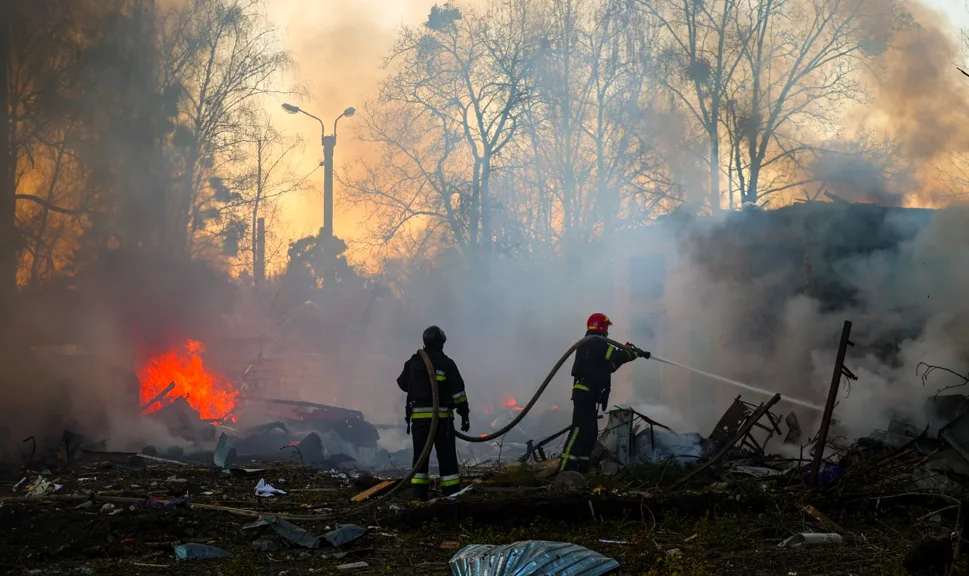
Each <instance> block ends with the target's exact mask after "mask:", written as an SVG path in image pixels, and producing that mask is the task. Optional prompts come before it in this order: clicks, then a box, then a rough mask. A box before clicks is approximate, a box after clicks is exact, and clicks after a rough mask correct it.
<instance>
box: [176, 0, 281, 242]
mask: <svg viewBox="0 0 969 576" xmlns="http://www.w3.org/2000/svg"><path fill="white" fill-rule="evenodd" d="M162 30H163V45H162V51H163V56H164V60H165V69H164V84H165V85H166V86H172V87H176V88H177V89H178V91H179V93H180V104H179V108H178V115H177V119H176V120H177V123H176V128H175V133H174V135H173V137H172V145H173V146H174V147H175V148H176V150H177V154H178V158H179V164H180V168H181V170H180V172H181V174H180V179H181V185H180V187H179V195H178V196H177V197H176V198H174V199H173V202H172V206H171V207H170V210H171V213H170V214H169V217H170V218H171V221H170V222H171V227H170V231H171V233H172V234H173V235H174V236H173V237H172V238H171V239H170V242H171V245H172V246H173V247H174V248H175V249H176V250H178V251H191V246H192V242H193V237H194V235H195V233H197V232H199V231H200V230H203V229H204V228H205V227H206V225H207V223H208V222H210V221H212V220H214V219H216V218H218V217H219V215H220V213H221V210H222V208H223V207H224V206H225V205H226V204H227V203H228V202H229V201H230V198H228V197H226V196H224V195H223V192H224V191H225V190H224V189H223V188H221V187H219V186H217V185H214V186H213V185H211V184H212V183H213V182H216V181H215V180H213V178H214V177H215V178H217V177H218V176H219V174H220V172H221V171H223V170H225V169H227V166H228V164H229V163H231V162H232V154H233V149H234V148H235V147H237V146H240V145H242V142H244V141H245V135H244V134H245V131H246V128H247V127H246V123H245V119H246V111H247V107H248V106H249V105H250V104H252V103H254V102H255V101H257V100H259V99H260V98H261V97H263V96H266V95H269V94H274V93H281V92H284V90H282V89H280V88H279V87H278V80H279V75H280V73H281V72H282V71H283V70H285V69H286V68H287V67H289V66H290V65H291V63H292V62H291V60H290V57H289V55H288V54H287V53H286V52H285V51H283V50H281V49H280V48H279V38H278V34H277V31H276V29H275V28H274V27H273V26H272V25H271V24H270V23H269V21H268V19H267V17H266V15H265V14H264V13H263V5H262V3H261V2H260V1H259V0H194V1H193V2H191V3H189V4H188V5H187V6H185V7H182V8H176V9H175V10H174V11H173V12H171V13H169V14H168V15H167V17H166V18H165V20H164V22H163V26H162Z"/></svg>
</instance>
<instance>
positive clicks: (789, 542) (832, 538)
mask: <svg viewBox="0 0 969 576" xmlns="http://www.w3.org/2000/svg"><path fill="white" fill-rule="evenodd" d="M842 542H843V540H842V538H841V534H835V533H834V532H829V533H814V532H802V533H801V534H795V535H793V536H791V537H790V538H788V539H786V540H784V541H783V542H781V543H780V544H778V545H777V546H778V548H798V547H800V546H804V545H808V544H809V545H815V544H841V543H842Z"/></svg>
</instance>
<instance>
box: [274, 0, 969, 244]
mask: <svg viewBox="0 0 969 576" xmlns="http://www.w3.org/2000/svg"><path fill="white" fill-rule="evenodd" d="M443 1H444V0H437V2H443ZM478 1H482V2H484V1H487V0H478ZM270 2H271V3H270V7H271V8H270V10H271V14H270V15H271V17H272V19H273V20H274V22H275V23H276V25H277V26H278V27H279V28H280V29H282V30H283V32H284V42H285V47H286V48H287V49H288V50H289V51H290V52H291V53H292V55H293V57H294V58H295V60H296V62H297V64H298V66H299V78H300V80H302V81H303V82H304V83H305V84H306V85H307V87H308V89H309V93H310V96H311V99H310V100H307V101H305V102H301V103H299V104H300V105H301V106H303V108H305V109H306V110H307V111H310V112H312V113H313V114H315V115H317V116H319V117H320V118H322V119H323V120H324V121H325V122H326V130H327V131H329V130H331V129H332V124H333V119H334V118H336V117H337V116H338V115H339V114H340V113H341V112H342V111H343V110H344V109H345V108H347V107H348V106H353V107H356V108H358V109H362V108H363V107H364V104H365V103H366V102H367V101H368V100H369V99H372V98H373V97H374V95H375V93H376V90H377V87H378V83H379V81H380V78H381V77H382V74H383V70H382V63H383V60H384V58H385V57H386V56H387V55H388V53H389V51H390V50H391V48H392V46H393V42H394V38H395V33H396V31H397V30H398V29H399V28H400V27H401V26H402V25H417V24H419V23H421V22H422V21H423V20H424V19H425V18H426V17H427V14H428V12H429V11H430V8H431V6H433V5H434V4H435V3H437V2H436V0H353V1H352V2H346V1H345V0H314V1H312V2H309V1H307V0H270ZM475 3H477V2H475ZM923 3H924V4H926V5H928V6H930V7H931V8H933V9H934V10H937V11H939V12H940V13H942V14H943V15H945V17H946V18H947V19H948V20H949V21H950V22H951V24H952V33H953V34H957V33H958V30H959V29H962V28H969V9H967V6H966V0H923ZM279 103H281V102H278V103H276V104H274V106H273V111H274V112H275V113H276V119H277V121H278V123H279V125H280V126H281V127H282V128H283V129H284V130H285V131H287V132H292V133H299V134H300V135H301V136H302V137H303V139H304V141H305V143H306V148H305V151H304V152H303V154H302V156H301V157H300V158H299V165H300V169H301V170H303V171H305V172H308V171H310V170H313V168H314V167H315V166H316V165H317V164H318V162H319V160H320V159H321V158H322V150H321V149H320V146H319V125H318V124H317V123H316V122H314V121H313V120H312V119H310V118H307V117H305V116H301V115H300V116H290V115H287V114H285V113H283V112H282V111H281V110H280V109H279V106H278V104H279ZM353 124H354V119H352V118H351V119H344V120H341V122H340V128H339V132H338V133H339V134H340V138H339V140H338V144H337V148H336V164H337V167H338V169H339V167H341V166H343V165H345V164H347V163H349V162H351V161H353V160H356V159H358V158H360V157H361V156H364V155H366V154H367V146H366V145H365V144H363V143H360V142H358V141H356V139H355V138H354V134H353V129H354V126H353ZM322 183H323V174H322V169H320V170H319V171H318V173H317V174H314V176H313V179H312V181H311V185H312V187H313V189H312V191H311V192H308V193H306V194H303V195H301V196H300V197H292V198H289V199H287V200H286V202H285V204H284V206H283V210H282V222H280V223H279V226H280V228H283V229H285V233H284V234H283V235H285V236H286V237H288V238H289V239H295V238H298V237H301V236H305V235H307V234H312V233H315V232H316V231H317V230H318V229H319V227H320V226H321V225H322V223H323V209H322ZM336 186H337V188H339V183H336ZM339 195H340V190H339V189H338V190H337V197H338V198H339ZM362 217H363V214H360V213H354V212H350V211H348V210H347V209H346V208H341V207H340V206H339V205H338V206H337V209H336V210H335V218H334V220H335V229H336V234H337V235H338V236H340V237H343V238H346V239H350V240H352V239H355V238H359V237H360V234H359V233H358V231H357V229H356V227H357V224H358V222H359V221H360V220H361V218H362ZM277 233H280V231H279V230H277Z"/></svg>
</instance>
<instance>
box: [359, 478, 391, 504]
mask: <svg viewBox="0 0 969 576" xmlns="http://www.w3.org/2000/svg"><path fill="white" fill-rule="evenodd" d="M397 482H398V481H397V480H384V481H383V482H381V483H380V484H377V485H376V486H371V487H370V488H368V489H366V490H364V491H363V492H361V493H359V494H357V495H356V496H354V497H353V498H351V499H350V501H352V502H363V501H364V500H366V499H367V498H370V497H371V496H377V495H379V494H380V493H381V492H384V491H386V490H387V489H389V488H390V487H391V486H393V485H394V484H396V483H397Z"/></svg>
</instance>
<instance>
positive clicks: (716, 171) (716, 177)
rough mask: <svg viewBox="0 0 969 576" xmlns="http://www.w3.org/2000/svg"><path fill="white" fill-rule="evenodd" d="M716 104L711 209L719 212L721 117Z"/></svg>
mask: <svg viewBox="0 0 969 576" xmlns="http://www.w3.org/2000/svg"><path fill="white" fill-rule="evenodd" d="M717 116H718V112H717V108H716V105H714V107H713V109H712V110H711V114H710V117H711V118H712V119H713V123H712V124H713V126H712V127H713V130H711V131H710V209H711V210H712V211H713V212H718V211H719V210H720V208H721V206H720V130H719V129H718V128H719V125H720V119H719V118H718V117H717Z"/></svg>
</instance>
